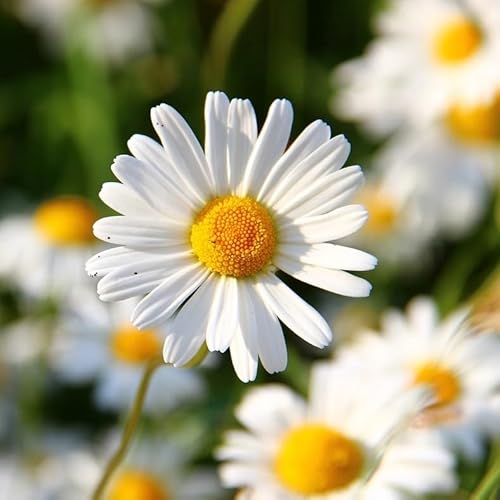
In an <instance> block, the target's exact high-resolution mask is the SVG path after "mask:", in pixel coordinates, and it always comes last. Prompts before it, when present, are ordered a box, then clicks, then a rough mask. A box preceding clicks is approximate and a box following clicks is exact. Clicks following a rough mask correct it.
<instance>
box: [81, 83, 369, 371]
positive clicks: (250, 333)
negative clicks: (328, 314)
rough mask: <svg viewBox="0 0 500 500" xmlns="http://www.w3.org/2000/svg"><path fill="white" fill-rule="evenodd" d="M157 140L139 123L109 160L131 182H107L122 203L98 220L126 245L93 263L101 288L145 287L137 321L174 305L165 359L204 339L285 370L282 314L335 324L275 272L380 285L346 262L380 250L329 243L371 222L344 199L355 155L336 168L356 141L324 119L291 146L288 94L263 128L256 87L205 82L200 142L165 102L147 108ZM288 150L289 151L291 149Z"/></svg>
mask: <svg viewBox="0 0 500 500" xmlns="http://www.w3.org/2000/svg"><path fill="white" fill-rule="evenodd" d="M151 117H152V122H153V126H154V128H155V130H156V132H157V133H158V135H159V136H160V139H161V141H162V146H160V145H159V144H158V143H156V142H155V141H153V140H152V139H149V138H147V137H144V136H138V135H136V136H133V137H132V138H131V139H130V141H129V143H128V145H129V148H130V150H131V152H132V153H133V155H134V156H127V155H122V156H118V157H117V158H116V160H115V163H114V164H113V166H112V170H113V172H114V174H115V175H116V176H117V177H118V179H119V180H120V181H121V182H122V184H120V183H106V184H104V186H103V188H102V191H101V193H100V196H101V198H102V200H103V201H104V202H105V203H106V204H108V205H109V206H110V207H111V208H113V209H115V210H116V211H117V212H119V213H122V214H123V215H122V216H117V217H107V218H104V219H101V220H99V221H98V222H97V223H96V224H95V225H94V234H95V235H96V236H97V237H98V238H101V239H102V240H103V241H107V242H108V243H112V244H115V245H118V247H117V248H114V249H111V250H107V251H105V252H102V253H100V254H98V255H96V256H95V257H93V258H92V259H91V260H90V261H89V262H88V263H87V270H88V272H89V274H91V275H94V276H98V277H102V276H104V277H103V278H102V279H101V280H100V282H99V284H98V287H97V291H98V293H99V295H100V297H101V299H102V300H105V301H117V300H122V299H125V298H128V297H133V296H137V295H144V294H146V296H145V297H144V298H143V299H142V300H141V301H140V302H139V304H138V305H137V307H136V308H135V310H134V312H133V314H132V322H133V323H134V324H135V325H136V326H137V327H139V328H148V327H151V326H153V325H157V324H159V323H161V322H163V321H165V320H168V319H170V318H173V319H172V323H171V325H170V328H169V332H168V335H167V338H166V341H165V346H164V351H163V354H164V359H165V361H166V362H168V363H173V364H174V365H175V366H182V365H184V364H185V363H187V362H188V361H189V360H190V359H191V358H193V356H195V355H196V353H197V352H198V350H199V349H200V348H201V347H202V346H203V344H204V343H205V342H206V344H207V346H208V349H209V350H210V351H221V352H224V351H225V350H226V349H228V348H229V349H230V351H231V357H232V360H233V365H234V367H235V370H236V373H237V374H238V376H239V377H240V379H241V380H243V381H249V380H253V379H254V378H255V376H256V372H257V364H258V359H259V358H260V359H261V361H262V364H263V365H264V368H265V369H266V370H267V371H268V372H271V373H272V372H278V371H282V370H284V369H285V367H286V363H287V351H286V345H285V341H284V337H283V332H282V328H281V325H280V322H279V321H278V318H279V319H280V320H281V321H282V322H283V323H284V324H285V325H287V326H288V327H289V328H290V329H291V330H292V331H293V332H295V333H296V334H297V335H299V336H300V337H302V338H303V339H304V340H306V341H307V342H309V343H311V344H312V345H314V346H317V347H324V346H326V345H327V344H328V343H329V342H330V340H331V331H330V328H329V327H328V325H327V324H326V322H325V321H324V320H323V318H322V317H321V316H320V315H319V314H318V313H317V312H316V311H315V310H314V309H313V308H311V307H310V306H309V305H308V304H307V303H305V302H304V301H303V300H302V299H301V298H300V297H299V296H298V295H296V294H295V293H294V292H293V291H292V290H291V289H290V288H289V287H288V286H287V285H285V284H284V283H283V282H282V281H281V280H280V279H279V278H278V277H277V276H276V271H277V270H282V271H284V272H285V273H288V274H290V275H292V276H293V277H295V278H297V279H299V280H301V281H304V282H306V283H309V284H311V285H314V286H317V287H320V288H323V289H325V290H328V291H330V292H334V293H338V294H342V295H347V296H352V297H364V296H366V295H368V294H369V292H370V289H371V286H370V284H369V283H368V282H367V281H365V280H364V279H362V278H359V277H356V276H353V275H351V274H350V273H347V272H345V271H346V270H347V271H362V270H368V269H372V268H373V267H374V266H375V264H376V259H375V258H374V257H372V256H371V255H368V254H366V253H364V252H361V251H359V250H355V249H352V248H347V247H344V246H340V245H334V244H331V243H328V242H330V241H332V240H336V239H339V238H343V237H345V236H347V235H350V234H352V233H354V232H355V231H357V230H358V229H359V228H360V227H361V226H362V225H363V224H364V222H365V221H366V218H367V213H366V210H365V209H364V208H363V207H362V206H360V205H346V203H347V201H348V200H349V198H350V197H351V196H352V194H353V193H354V192H355V191H356V190H357V188H358V187H359V185H360V184H361V182H362V179H363V174H362V172H361V169H360V167H359V166H351V167H346V168H343V169H341V167H342V166H343V164H344V162H345V161H346V159H347V156H348V154H349V150H350V147H349V143H348V142H347V141H346V139H345V138H344V137H343V136H335V137H333V138H331V137H330V127H329V126H328V125H326V124H325V123H323V122H322V121H319V120H318V121H315V122H313V123H312V124H310V125H309V126H308V127H307V128H306V129H305V130H304V131H303V132H302V133H301V134H300V135H299V137H298V138H297V139H296V140H295V141H294V142H293V143H292V144H291V145H290V146H289V147H288V149H286V148H287V145H288V141H289V135H290V129H291V126H292V107H291V104H290V103H289V102H288V101H286V100H283V99H281V100H276V101H275V102H274V103H273V104H272V105H271V108H270V109H269V113H268V116H267V118H266V121H265V123H264V125H263V127H262V130H261V132H260V134H257V123H256V118H255V113H254V110H253V107H252V105H251V103H250V102H249V101H248V100H241V99H233V100H231V102H230V101H229V100H228V98H227V97H226V96H225V95H224V94H223V93H221V92H216V93H209V94H208V96H207V100H206V105H205V125H206V131H205V152H203V150H202V148H201V146H200V144H199V143H198V141H197V140H196V138H195V136H194V134H193V132H192V131H191V129H190V128H189V126H188V125H187V124H186V122H185V121H184V120H183V118H182V117H181V116H180V115H179V114H178V113H177V111H175V110H174V109H173V108H172V107H170V106H168V105H166V104H162V105H160V106H158V107H156V108H154V109H153V110H152V112H151ZM285 150H286V151H285Z"/></svg>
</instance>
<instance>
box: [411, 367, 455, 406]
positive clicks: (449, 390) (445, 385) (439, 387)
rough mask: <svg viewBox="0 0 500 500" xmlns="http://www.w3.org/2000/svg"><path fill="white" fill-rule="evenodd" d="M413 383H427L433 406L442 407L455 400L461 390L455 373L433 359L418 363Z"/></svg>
mask: <svg viewBox="0 0 500 500" xmlns="http://www.w3.org/2000/svg"><path fill="white" fill-rule="evenodd" d="M413 382H414V384H418V385H420V384H426V385H429V386H430V387H431V388H432V390H433V391H434V395H435V397H436V402H435V403H434V405H432V407H433V408H438V407H443V406H446V405H447V404H449V403H452V402H453V401H455V400H456V399H457V398H458V397H459V396H460V392H461V387H460V381H459V379H458V377H457V376H456V375H455V373H454V372H453V371H452V370H450V369H449V368H446V367H444V366H442V365H440V364H439V363H436V362H435V361H428V362H426V363H423V364H420V365H418V366H417V367H416V369H415V375H414V379H413Z"/></svg>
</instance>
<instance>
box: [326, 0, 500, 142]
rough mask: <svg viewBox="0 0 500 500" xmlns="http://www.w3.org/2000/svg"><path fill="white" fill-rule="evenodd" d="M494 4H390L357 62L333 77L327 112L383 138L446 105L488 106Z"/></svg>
mask: <svg viewBox="0 0 500 500" xmlns="http://www.w3.org/2000/svg"><path fill="white" fill-rule="evenodd" d="M498 26H500V3H499V2H498V1H497V0H463V1H461V2H458V1H450V0H420V1H418V2H415V1H413V0H392V1H391V2H389V6H388V8H387V10H386V11H384V12H383V13H382V14H381V15H380V17H379V18H378V23H377V31H378V34H379V38H378V39H376V40H375V41H374V42H373V44H372V45H371V46H370V47H369V49H368V52H367V54H366V55H365V56H363V57H360V58H359V59H355V60H353V61H350V62H347V63H345V64H343V65H342V66H340V67H339V68H338V69H337V70H336V71H335V73H334V79H335V80H336V82H337V83H339V84H340V86H341V89H340V92H339V94H338V95H337V97H336V99H335V102H334V108H335V110H336V111H338V112H339V113H340V114H341V115H343V116H344V117H346V118H349V119H354V120H357V121H360V122H361V123H363V124H364V125H366V126H367V128H368V129H369V130H371V131H372V132H375V133H377V134H384V133H387V132H389V131H391V130H394V129H396V128H397V127H398V126H400V125H401V124H402V123H411V124H418V125H420V124H423V123H426V122H427V121H428V120H429V119H433V118H435V117H438V116H444V115H445V114H446V113H447V112H449V110H451V109H452V108H453V107H454V106H457V105H459V106H462V105H463V106H471V105H479V104H486V103H488V102H492V101H493V99H494V98H495V94H497V92H498V89H499V88H500V65H499V64H498V60H499V58H500V31H499V30H498Z"/></svg>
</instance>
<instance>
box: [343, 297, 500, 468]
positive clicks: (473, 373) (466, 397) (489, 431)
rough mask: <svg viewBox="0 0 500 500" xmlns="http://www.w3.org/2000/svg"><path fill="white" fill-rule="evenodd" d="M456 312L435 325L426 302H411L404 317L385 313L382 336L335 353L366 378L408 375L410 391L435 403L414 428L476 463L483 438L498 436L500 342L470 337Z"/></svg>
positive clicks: (368, 337)
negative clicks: (422, 391) (423, 389)
mask: <svg viewBox="0 0 500 500" xmlns="http://www.w3.org/2000/svg"><path fill="white" fill-rule="evenodd" d="M466 317H467V311H465V310H460V311H457V312H455V313H453V314H451V315H450V316H449V317H448V318H446V320H444V321H443V322H439V318H438V313H437V309H436V306H435V304H434V303H433V302H432V301H431V300H430V299H425V298H418V299H414V300H413V301H412V302H411V303H410V304H409V306H408V312H407V315H406V316H405V315H403V314H401V313H400V312H397V311H391V312H388V313H387V314H386V315H385V316H384V318H383V323H382V332H381V334H379V333H378V332H375V331H367V332H365V333H364V334H361V335H358V337H357V339H356V341H355V342H354V343H353V344H352V345H351V346H349V347H344V348H343V349H341V350H340V351H338V356H339V357H340V359H341V360H344V362H349V363H354V364H355V365H356V366H357V367H358V369H359V370H362V371H364V372H365V374H366V375H365V376H366V377H371V376H376V374H380V373H382V374H385V375H387V376H389V375H390V374H394V375H395V376H400V375H401V374H402V373H404V374H406V375H407V376H408V377H409V378H410V379H411V380H412V384H411V385H413V386H429V387H430V388H431V389H432V390H433V392H434V396H435V402H434V404H433V405H432V406H431V407H430V408H427V409H426V410H424V411H423V412H422V413H421V414H420V415H419V416H418V418H417V419H416V420H415V427H422V428H425V429H429V430H430V431H432V432H437V433H439V435H440V436H441V437H442V438H443V439H444V440H445V441H446V443H447V444H448V445H449V446H450V447H451V448H453V449H455V450H457V451H460V452H462V453H464V454H465V456H466V458H468V459H470V460H477V459H479V458H480V457H481V455H482V452H483V445H484V442H483V439H484V438H485V437H486V436H492V435H495V434H496V433H498V432H499V431H500V415H499V414H498V412H497V411H495V408H494V404H493V401H494V398H495V396H496V395H497V393H498V387H499V384H500V371H499V370H498V363H499V361H500V338H499V337H498V336H497V335H494V334H487V333H484V334H481V335H477V334H474V333H473V331H472V330H471V329H470V327H469V325H468V323H467V321H466Z"/></svg>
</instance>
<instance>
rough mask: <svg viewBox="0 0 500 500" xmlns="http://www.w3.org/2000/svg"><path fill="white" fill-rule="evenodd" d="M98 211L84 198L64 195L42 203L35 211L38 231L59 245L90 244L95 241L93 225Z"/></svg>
mask: <svg viewBox="0 0 500 500" xmlns="http://www.w3.org/2000/svg"><path fill="white" fill-rule="evenodd" d="M97 217H98V216H97V212H96V211H95V210H94V209H93V208H92V206H91V205H90V204H89V203H88V202H87V201H86V200H84V199H82V198H71V197H62V198H54V199H52V200H49V201H46V202H45V203H42V204H41V205H40V206H39V207H38V209H37V210H36V211H35V215H34V222H35V227H36V229H37V230H38V232H39V233H40V234H41V235H42V236H43V237H44V238H45V239H46V240H48V241H49V242H50V243H52V244H54V245H58V246H78V245H88V244H90V243H92V242H93V241H94V235H93V234H92V225H93V224H94V222H95V221H96V220H97Z"/></svg>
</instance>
